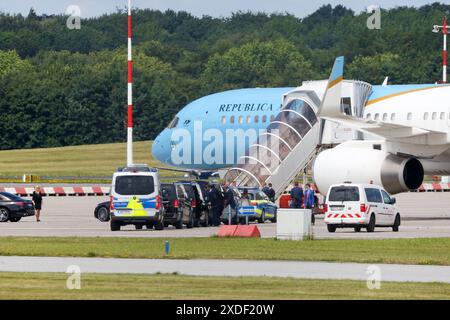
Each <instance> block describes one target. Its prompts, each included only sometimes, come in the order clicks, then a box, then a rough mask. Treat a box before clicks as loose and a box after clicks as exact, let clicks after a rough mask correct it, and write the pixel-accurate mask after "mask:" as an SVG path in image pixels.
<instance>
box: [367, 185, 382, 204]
mask: <svg viewBox="0 0 450 320" xmlns="http://www.w3.org/2000/svg"><path fill="white" fill-rule="evenodd" d="M364 190H365V192H366V197H367V201H368V202H376V203H383V199H382V198H381V193H380V190H378V189H375V188H365V189H364Z"/></svg>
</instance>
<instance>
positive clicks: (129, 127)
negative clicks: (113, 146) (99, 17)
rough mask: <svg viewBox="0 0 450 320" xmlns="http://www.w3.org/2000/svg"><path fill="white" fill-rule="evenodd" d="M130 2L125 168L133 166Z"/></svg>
mask: <svg viewBox="0 0 450 320" xmlns="http://www.w3.org/2000/svg"><path fill="white" fill-rule="evenodd" d="M131 37H132V23H131V0H128V88H127V89H128V110H127V115H128V121H127V123H128V125H127V166H128V167H129V166H131V165H132V164H133V59H132V58H133V57H132V50H131V49H132V44H131Z"/></svg>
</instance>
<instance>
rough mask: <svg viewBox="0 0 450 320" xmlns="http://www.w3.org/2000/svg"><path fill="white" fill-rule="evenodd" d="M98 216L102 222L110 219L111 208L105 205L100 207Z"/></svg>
mask: <svg viewBox="0 0 450 320" xmlns="http://www.w3.org/2000/svg"><path fill="white" fill-rule="evenodd" d="M97 218H98V220H100V221H101V222H108V221H109V210H108V209H107V208H105V207H100V208H99V209H98V211H97Z"/></svg>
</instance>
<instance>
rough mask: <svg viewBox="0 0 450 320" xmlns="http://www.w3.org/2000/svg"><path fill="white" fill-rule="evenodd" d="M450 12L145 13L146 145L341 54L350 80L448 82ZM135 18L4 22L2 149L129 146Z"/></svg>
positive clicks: (140, 21)
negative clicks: (220, 104)
mask: <svg viewBox="0 0 450 320" xmlns="http://www.w3.org/2000/svg"><path fill="white" fill-rule="evenodd" d="M449 11H450V5H444V4H440V3H434V4H431V5H426V6H422V7H419V8H414V7H397V8H394V9H390V10H382V12H381V29H379V30H376V29H375V30H369V29H368V28H367V26H366V21H367V19H368V17H369V14H367V13H358V14H357V13H355V12H353V11H352V10H350V9H347V8H345V7H343V6H340V5H338V6H335V7H332V6H331V5H325V6H322V7H320V8H319V9H318V10H317V11H316V12H314V13H313V14H311V15H309V16H307V17H305V18H303V19H300V18H298V17H295V16H293V15H291V14H289V13H277V14H264V13H250V12H238V13H234V14H233V15H232V16H231V17H228V18H212V17H209V16H203V17H195V16H192V15H191V14H189V13H186V12H174V11H171V10H169V11H165V12H160V11H155V10H136V11H135V12H134V13H133V14H134V44H135V46H134V59H133V60H134V67H135V77H134V82H135V106H136V107H135V136H136V139H137V140H144V139H153V138H154V137H155V136H156V135H157V134H158V133H159V132H160V131H161V130H162V129H163V128H164V126H166V125H167V124H168V122H169V121H170V119H171V118H172V117H173V116H174V114H175V113H176V112H177V111H178V110H180V109H181V108H182V107H183V106H184V105H186V104H187V103H188V102H189V101H192V100H193V99H196V98H198V97H201V96H204V95H206V94H210V93H213V92H218V91H223V90H228V89H234V88H245V87H279V86H297V85H300V84H301V82H302V81H303V80H314V79H324V78H326V77H327V76H328V74H329V72H330V68H331V66H332V63H333V60H334V58H335V57H336V56H338V55H344V56H345V57H346V70H345V77H346V78H352V79H360V80H364V81H367V82H370V83H375V84H377V83H381V82H382V81H383V79H384V77H385V76H389V77H390V83H430V82H435V81H438V80H439V79H440V77H441V61H442V56H441V54H440V50H441V47H442V37H441V36H439V35H436V34H433V33H432V32H431V29H432V26H433V25H434V24H440V23H441V22H442V18H443V16H444V15H445V14H447V13H448V12H449ZM126 19H127V17H126V12H125V11H121V10H118V11H117V12H116V13H113V14H109V15H103V16H101V17H97V18H90V19H83V20H82V21H81V29H80V30H69V29H68V28H67V26H66V20H67V17H66V16H63V15H42V16H39V15H37V14H36V13H35V12H34V10H32V9H31V10H30V13H29V14H28V16H26V17H25V16H22V15H10V14H7V13H0V114H1V119H2V121H1V122H0V132H2V134H1V135H0V148H1V149H15V148H34V147H55V146H67V145H78V144H92V143H107V142H119V141H124V140H125V139H126V130H125V127H126V122H125V116H126V101H127V99H126V83H127V79H126V74H127V73H126V68H127V63H126V61H127V56H126V54H127V50H126V38H127V30H126V25H127V22H126Z"/></svg>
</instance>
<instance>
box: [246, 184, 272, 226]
mask: <svg viewBox="0 0 450 320" xmlns="http://www.w3.org/2000/svg"><path fill="white" fill-rule="evenodd" d="M237 189H238V191H239V194H240V195H241V198H242V195H243V194H244V190H246V191H247V193H248V200H249V202H250V203H249V204H248V205H247V204H246V206H245V209H246V211H249V208H250V207H252V208H253V211H254V214H253V215H250V216H249V219H250V220H258V222H259V223H264V221H266V220H270V221H272V222H276V221H277V210H278V207H277V205H276V204H275V203H273V202H272V201H270V200H269V197H267V195H266V194H265V193H264V192H263V191H262V190H261V189H259V188H256V187H238V188H237Z"/></svg>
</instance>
